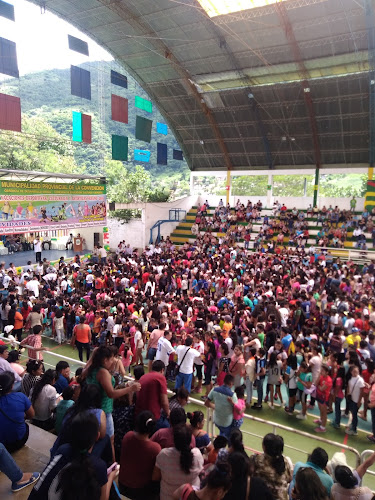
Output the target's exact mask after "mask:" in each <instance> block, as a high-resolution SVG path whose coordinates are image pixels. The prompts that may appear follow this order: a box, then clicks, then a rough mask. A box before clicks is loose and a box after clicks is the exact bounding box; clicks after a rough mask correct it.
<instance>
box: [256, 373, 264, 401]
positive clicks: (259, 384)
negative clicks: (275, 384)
mask: <svg viewBox="0 0 375 500" xmlns="http://www.w3.org/2000/svg"><path fill="white" fill-rule="evenodd" d="M263 385H264V378H261V379H259V380H257V392H258V405H261V404H262V401H263Z"/></svg>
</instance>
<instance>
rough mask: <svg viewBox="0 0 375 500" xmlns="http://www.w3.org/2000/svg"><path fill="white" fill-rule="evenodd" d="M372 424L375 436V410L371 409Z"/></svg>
mask: <svg viewBox="0 0 375 500" xmlns="http://www.w3.org/2000/svg"><path fill="white" fill-rule="evenodd" d="M370 411H371V424H372V434H373V435H374V436H375V408H371V409H370Z"/></svg>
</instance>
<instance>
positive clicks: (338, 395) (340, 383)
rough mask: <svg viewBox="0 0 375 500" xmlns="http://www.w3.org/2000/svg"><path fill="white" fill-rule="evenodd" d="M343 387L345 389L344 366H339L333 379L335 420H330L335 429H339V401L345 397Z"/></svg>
mask: <svg viewBox="0 0 375 500" xmlns="http://www.w3.org/2000/svg"><path fill="white" fill-rule="evenodd" d="M345 389H346V376H345V368H344V367H343V366H340V368H339V369H338V370H337V375H336V378H335V380H334V381H333V395H334V401H335V420H334V421H333V422H332V427H334V428H335V429H340V422H341V407H340V405H341V401H342V400H343V399H344V397H345Z"/></svg>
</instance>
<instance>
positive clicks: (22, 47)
mask: <svg viewBox="0 0 375 500" xmlns="http://www.w3.org/2000/svg"><path fill="white" fill-rule="evenodd" d="M5 1H6V2H7V3H10V4H12V5H14V9H15V22H14V21H10V20H8V19H5V18H3V17H0V36H1V37H2V38H6V39H8V40H11V41H13V42H16V44H17V58H18V68H19V71H20V75H25V74H27V73H31V72H35V71H42V70H45V69H54V68H58V69H64V68H70V65H71V64H73V65H77V64H82V63H83V62H88V61H100V60H103V61H111V60H113V57H112V56H111V55H110V54H109V53H108V52H107V51H106V50H104V49H103V48H101V47H100V46H99V45H98V44H97V43H96V42H94V41H92V40H91V39H90V38H89V37H88V36H86V35H85V34H83V33H82V32H80V31H79V30H77V29H76V28H74V27H73V26H71V25H70V24H69V23H67V22H66V21H64V20H62V19H60V18H59V17H57V16H55V15H53V14H51V13H50V12H48V11H46V12H45V13H44V14H42V13H41V9H40V7H39V6H37V5H35V4H32V3H30V2H27V1H26V0H5ZM75 1H77V2H78V1H79V0H75ZM68 34H69V35H73V36H76V37H77V38H80V39H81V40H85V41H87V42H88V45H89V57H87V56H84V55H82V54H78V53H77V52H74V51H72V50H70V49H69V47H68ZM7 78H9V77H7Z"/></svg>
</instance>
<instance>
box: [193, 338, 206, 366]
mask: <svg viewBox="0 0 375 500" xmlns="http://www.w3.org/2000/svg"><path fill="white" fill-rule="evenodd" d="M193 347H194V349H196V350H197V351H198V352H199V354H204V344H203V342H202V341H200V342H198V343H197V344H194V345H193ZM194 364H196V365H203V360H202V358H201V357H200V356H199V357H198V358H195V360H194Z"/></svg>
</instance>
